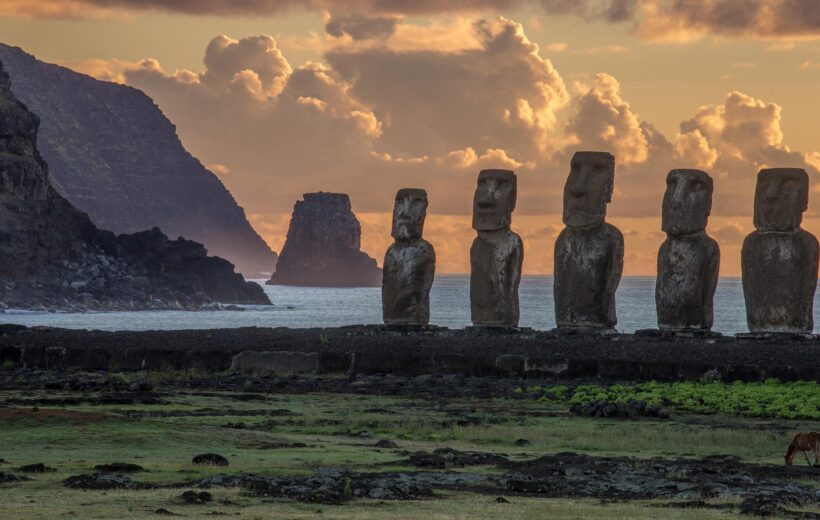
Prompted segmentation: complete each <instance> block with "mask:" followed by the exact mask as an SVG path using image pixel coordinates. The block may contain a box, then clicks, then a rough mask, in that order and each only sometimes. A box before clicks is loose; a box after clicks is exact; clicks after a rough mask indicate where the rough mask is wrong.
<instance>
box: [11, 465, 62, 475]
mask: <svg viewBox="0 0 820 520" xmlns="http://www.w3.org/2000/svg"><path fill="white" fill-rule="evenodd" d="M17 471H22V472H23V473H53V472H54V471H57V470H56V469H54V468H49V467H48V466H46V465H45V464H43V463H42V462H38V463H36V464H26V465H25V466H20V467H19V468H17Z"/></svg>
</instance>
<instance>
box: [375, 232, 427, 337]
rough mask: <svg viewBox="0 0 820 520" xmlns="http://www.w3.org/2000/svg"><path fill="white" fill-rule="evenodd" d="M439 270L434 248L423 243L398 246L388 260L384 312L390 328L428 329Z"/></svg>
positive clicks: (383, 294) (420, 240) (389, 253)
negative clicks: (435, 275)
mask: <svg viewBox="0 0 820 520" xmlns="http://www.w3.org/2000/svg"><path fill="white" fill-rule="evenodd" d="M435 268H436V253H435V251H434V250H433V246H432V245H430V243H429V242H427V241H426V240H423V239H419V240H416V241H414V242H412V243H403V242H397V243H395V244H393V245H391V246H390V248H389V249H388V250H387V254H386V255H385V256H384V270H383V273H384V283H383V285H382V310H383V314H384V322H385V323H388V324H405V323H406V324H417V325H426V324H427V323H428V322H429V321H430V288H431V287H432V285H433V277H434V273H435Z"/></svg>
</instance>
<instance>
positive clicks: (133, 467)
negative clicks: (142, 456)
mask: <svg viewBox="0 0 820 520" xmlns="http://www.w3.org/2000/svg"><path fill="white" fill-rule="evenodd" d="M94 469H96V470H97V471H99V472H101V473H136V472H138V471H145V469H144V468H143V467H142V466H139V465H137V464H129V463H127V462H112V463H111V464H98V465H97V466H94Z"/></svg>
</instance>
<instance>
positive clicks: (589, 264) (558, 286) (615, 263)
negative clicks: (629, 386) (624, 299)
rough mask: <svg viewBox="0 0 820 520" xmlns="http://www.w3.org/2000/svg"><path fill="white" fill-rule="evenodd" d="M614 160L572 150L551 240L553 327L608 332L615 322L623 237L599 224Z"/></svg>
mask: <svg viewBox="0 0 820 520" xmlns="http://www.w3.org/2000/svg"><path fill="white" fill-rule="evenodd" d="M614 181H615V158H614V157H613V156H612V155H610V154H609V153H606V152H576V153H575V155H574V156H573V157H572V163H571V168H570V173H569V177H568V178H567V182H566V184H565V185H564V224H565V225H566V227H565V228H564V230H563V231H562V232H561V234H560V235H559V236H558V239H557V240H556V242H555V271H554V274H555V276H554V285H553V295H554V297H555V321H556V323H557V325H558V327H559V328H581V329H584V328H591V329H608V328H612V327H614V326H615V324H617V322H618V320H617V316H616V312H615V290H616V289H617V288H618V284H619V283H620V281H621V274H622V272H623V258H624V239H623V235H622V234H621V232H620V231H618V229H617V228H616V227H615V226H612V225H610V224H608V223H606V222H605V221H604V218H605V217H606V205H607V204H608V203H609V202H610V200H611V199H612V190H613V187H614Z"/></svg>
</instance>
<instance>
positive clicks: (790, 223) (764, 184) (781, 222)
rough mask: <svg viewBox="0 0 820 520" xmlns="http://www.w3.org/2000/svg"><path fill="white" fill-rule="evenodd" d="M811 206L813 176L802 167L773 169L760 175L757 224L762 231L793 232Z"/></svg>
mask: <svg viewBox="0 0 820 520" xmlns="http://www.w3.org/2000/svg"><path fill="white" fill-rule="evenodd" d="M808 207H809V175H808V174H807V173H806V170H803V169H801V168H769V169H765V170H760V173H759V174H757V187H756V189H755V211H754V224H755V227H756V228H757V229H758V230H760V231H792V230H794V229H797V228H798V227H800V223H801V222H802V221H803V212H804V211H806V210H807V209H808Z"/></svg>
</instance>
